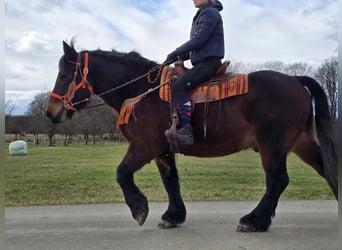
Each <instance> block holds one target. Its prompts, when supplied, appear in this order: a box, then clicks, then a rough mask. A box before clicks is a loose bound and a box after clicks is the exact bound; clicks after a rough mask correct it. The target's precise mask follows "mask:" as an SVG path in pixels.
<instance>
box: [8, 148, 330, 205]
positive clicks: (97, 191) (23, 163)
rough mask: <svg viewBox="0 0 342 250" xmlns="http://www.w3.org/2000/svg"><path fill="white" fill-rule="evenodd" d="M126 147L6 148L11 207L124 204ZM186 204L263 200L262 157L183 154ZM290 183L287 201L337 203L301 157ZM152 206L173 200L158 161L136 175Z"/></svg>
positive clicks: (293, 162)
mask: <svg viewBox="0 0 342 250" xmlns="http://www.w3.org/2000/svg"><path fill="white" fill-rule="evenodd" d="M126 147H127V145H125V144H100V145H71V146H69V147H46V146H44V147H43V146H29V154H28V155H26V156H10V155H8V147H7V146H5V148H6V150H5V163H6V166H5V179H6V184H5V186H6V189H5V190H6V191H5V197H6V206H17V205H47V204H82V203H109V202H123V201H124V200H123V195H122V192H121V189H120V188H119V186H118V184H117V183H116V172H115V171H116V167H117V166H118V164H119V163H120V162H121V160H122V158H123V155H124V153H125V151H126ZM177 164H178V171H179V176H180V185H181V192H182V195H183V198H184V200H187V201H189V200H192V201H194V200H215V201H217V200H259V199H260V198H261V196H262V195H263V193H264V190H265V184H264V182H265V176H264V173H263V169H262V167H261V165H260V158H259V155H258V154H256V153H254V152H252V151H244V152H240V153H237V154H233V155H230V156H226V157H220V158H195V157H189V156H183V155H177ZM288 172H289V176H290V184H289V186H288V187H287V189H286V190H285V192H284V193H283V195H282V197H281V198H282V199H287V200H302V199H333V194H332V192H331V190H330V188H329V187H328V185H327V183H326V181H325V180H324V179H323V178H321V177H320V176H319V175H318V174H317V173H316V172H315V171H314V170H313V169H312V168H311V167H309V166H308V165H306V164H304V163H303V162H302V161H301V160H299V159H298V158H297V157H296V156H294V155H290V156H289V159H288ZM135 181H136V184H137V185H138V186H139V188H141V190H142V191H143V192H144V193H145V195H146V196H147V198H148V199H149V201H165V200H167V196H166V193H165V189H164V186H163V184H162V181H161V179H160V176H159V172H158V170H157V167H156V166H155V164H154V162H151V163H150V164H148V165H146V166H145V167H144V168H143V169H142V170H140V171H139V172H137V173H136V175H135Z"/></svg>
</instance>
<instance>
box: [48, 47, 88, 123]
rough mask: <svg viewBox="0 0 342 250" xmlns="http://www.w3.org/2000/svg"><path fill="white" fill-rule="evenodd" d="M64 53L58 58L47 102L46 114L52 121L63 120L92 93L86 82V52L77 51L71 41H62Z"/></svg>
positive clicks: (78, 107) (69, 116) (83, 104)
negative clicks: (57, 66)
mask: <svg viewBox="0 0 342 250" xmlns="http://www.w3.org/2000/svg"><path fill="white" fill-rule="evenodd" d="M63 49H64V55H63V56H62V57H61V59H60V60H59V72H58V75H57V79H56V83H55V87H54V89H53V91H52V92H51V94H50V98H49V100H48V103H47V110H46V115H47V116H48V117H49V118H50V119H51V121H53V122H63V121H65V120H66V119H67V118H69V119H70V118H71V117H72V115H73V113H74V112H75V111H77V110H78V109H81V108H82V107H83V106H85V104H86V102H88V101H89V97H90V95H91V94H92V93H93V90H92V87H91V86H90V84H89V83H88V80H87V77H88V52H82V53H81V52H79V53H77V52H76V50H75V48H74V46H73V43H71V46H69V45H68V44H67V43H65V42H63Z"/></svg>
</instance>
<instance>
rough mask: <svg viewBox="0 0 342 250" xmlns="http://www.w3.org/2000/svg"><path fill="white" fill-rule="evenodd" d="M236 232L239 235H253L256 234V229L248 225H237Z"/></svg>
mask: <svg viewBox="0 0 342 250" xmlns="http://www.w3.org/2000/svg"><path fill="white" fill-rule="evenodd" d="M236 231H237V232H240V233H253V232H256V231H257V230H256V228H255V227H252V226H248V225H243V224H239V225H238V226H237V228H236Z"/></svg>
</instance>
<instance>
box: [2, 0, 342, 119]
mask: <svg viewBox="0 0 342 250" xmlns="http://www.w3.org/2000/svg"><path fill="white" fill-rule="evenodd" d="M221 2H222V3H223V5H224V10H223V11H222V16H223V19H224V26H225V40H226V41H225V42H226V46H225V47H226V59H229V60H232V61H240V62H246V63H249V62H251V63H263V62H267V61H282V62H284V63H294V62H307V63H309V64H313V65H319V64H321V63H322V62H324V60H325V59H328V58H330V57H331V56H337V48H338V37H337V28H338V25H337V9H338V3H337V0H310V1H309V0H286V1H283V0H221ZM195 12H196V9H195V8H194V6H193V1H192V0H98V1H94V0H72V1H71V0H16V1H10V0H7V1H5V46H6V48H5V53H6V54H5V56H6V58H5V77H6V78H5V80H6V85H5V89H6V93H5V102H9V101H11V102H12V103H13V104H15V107H16V108H15V112H14V114H23V113H24V112H25V111H26V109H27V105H28V104H29V103H30V102H31V101H32V100H33V97H34V95H36V94H37V93H41V92H45V91H49V90H51V89H52V88H53V85H54V82H55V77H56V75H57V63H58V60H59V58H60V56H61V55H62V41H63V40H66V41H70V39H71V38H72V37H73V36H76V41H77V42H76V46H75V47H76V49H77V50H83V49H89V50H92V49H97V48H101V49H103V50H111V49H116V50H118V51H121V52H127V51H131V50H135V51H138V52H139V53H141V54H142V55H143V56H144V57H146V58H149V59H152V60H154V61H156V62H162V61H164V59H165V57H166V55H167V54H168V53H169V52H171V51H172V50H173V49H175V48H176V47H178V46H179V45H180V44H181V43H183V42H185V41H186V40H187V39H188V36H189V30H190V26H191V21H192V17H193V16H194V14H195Z"/></svg>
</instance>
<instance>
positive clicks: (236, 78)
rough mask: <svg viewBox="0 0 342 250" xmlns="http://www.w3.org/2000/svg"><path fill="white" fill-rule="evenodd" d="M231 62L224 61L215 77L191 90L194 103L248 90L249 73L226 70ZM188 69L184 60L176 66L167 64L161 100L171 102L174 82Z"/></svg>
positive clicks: (162, 83) (160, 93) (223, 97)
mask: <svg viewBox="0 0 342 250" xmlns="http://www.w3.org/2000/svg"><path fill="white" fill-rule="evenodd" d="M229 64H230V61H225V62H224V63H222V65H221V66H220V68H219V69H218V70H217V72H216V74H215V75H214V77H212V78H211V79H210V80H209V81H206V82H204V83H202V84H201V85H200V86H199V87H197V88H195V89H194V90H192V91H190V93H189V97H190V100H191V103H192V105H195V104H196V103H203V102H213V101H218V100H222V99H225V98H228V97H232V96H236V95H242V94H245V93H247V92H248V75H247V74H234V73H231V72H226V70H227V67H228V66H229ZM188 70H189V69H188V68H186V67H185V66H184V64H183V62H178V63H176V64H175V67H170V66H165V67H164V68H163V71H162V75H161V79H160V84H161V87H160V89H159V96H160V98H161V100H163V101H165V102H170V100H171V85H172V83H173V82H175V81H176V80H177V79H178V78H179V77H181V76H182V75H184V74H185V73H186V72H187V71H188Z"/></svg>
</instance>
